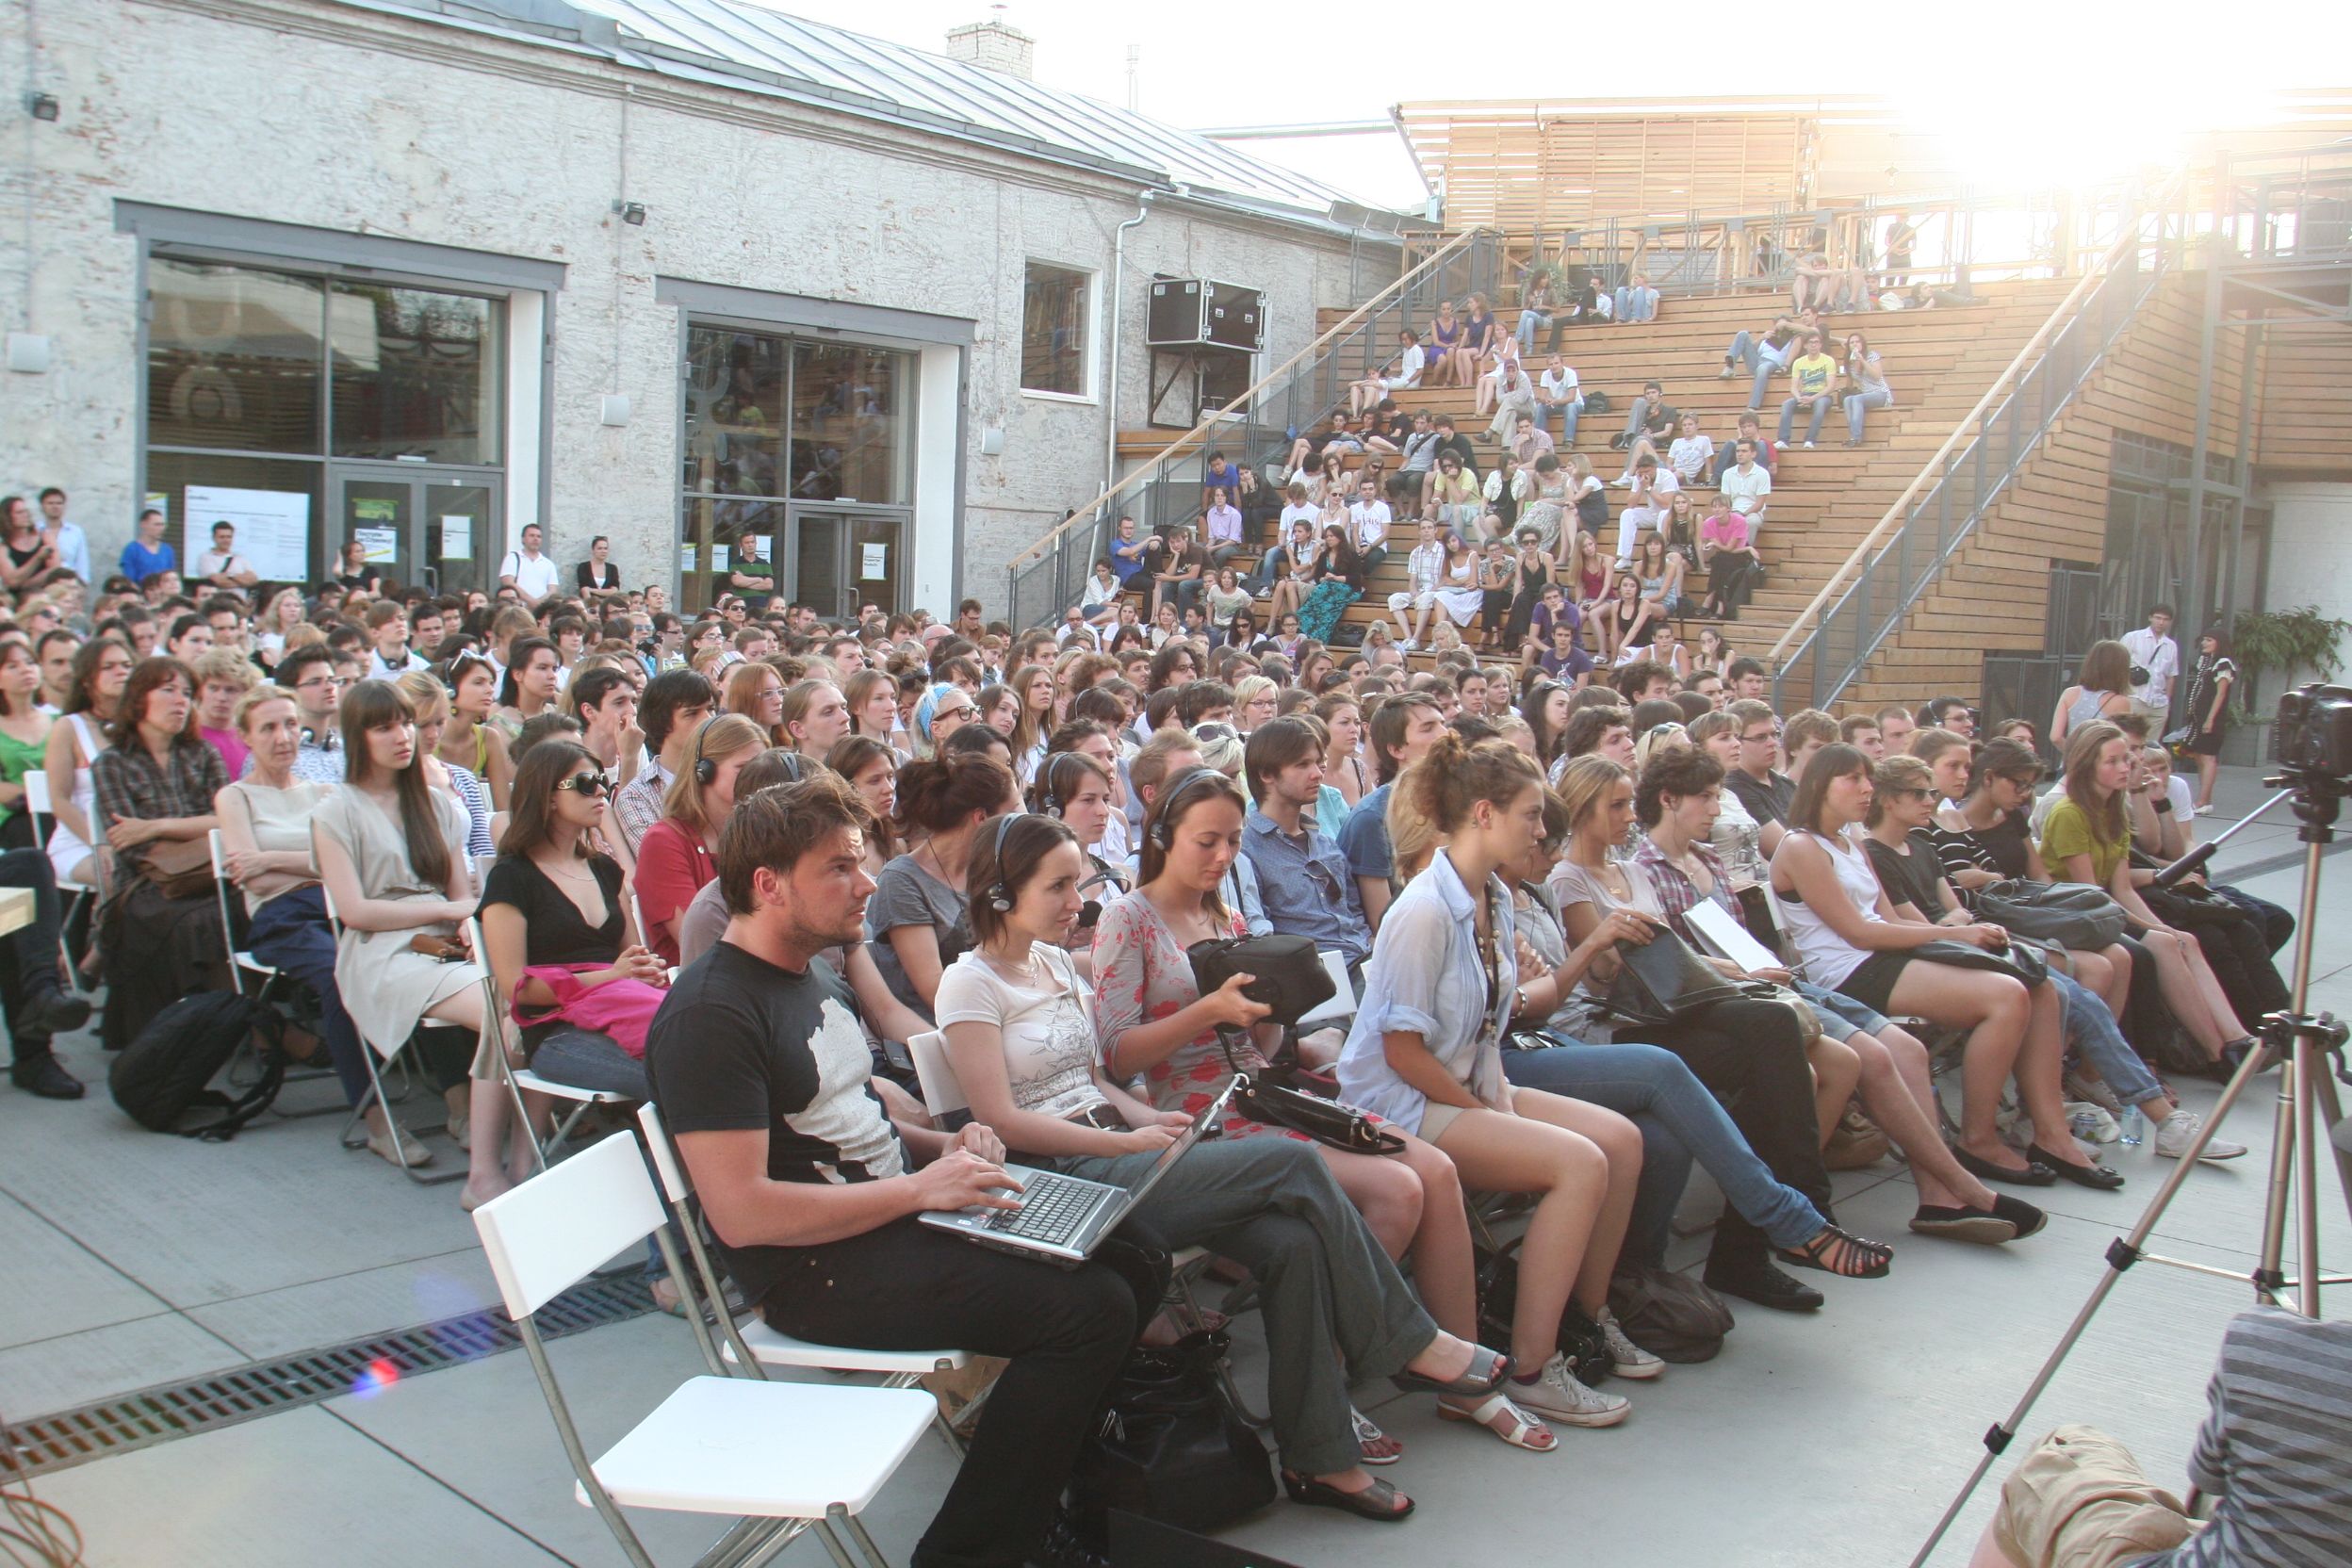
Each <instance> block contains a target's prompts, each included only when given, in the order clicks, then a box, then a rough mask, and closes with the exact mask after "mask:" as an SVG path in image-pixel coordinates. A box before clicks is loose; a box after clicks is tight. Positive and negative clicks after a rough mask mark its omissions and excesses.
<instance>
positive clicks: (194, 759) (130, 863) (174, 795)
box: [90, 736, 229, 896]
mask: <svg viewBox="0 0 2352 1568" xmlns="http://www.w3.org/2000/svg"><path fill="white" fill-rule="evenodd" d="M90 785H91V788H92V790H93V791H94V792H95V793H96V795H97V804H98V820H97V822H96V823H95V824H94V825H95V826H96V827H97V829H98V831H99V832H101V833H104V832H105V831H106V829H107V828H108V827H110V826H112V825H114V824H116V823H118V822H122V821H124V820H126V819H128V818H132V817H138V818H143V819H145V820H148V821H155V820H156V819H159V818H163V817H208V816H210V815H212V797H213V796H214V795H216V794H218V793H219V792H221V791H222V790H225V789H227V788H228V785H229V770H228V765H227V764H226V763H224V762H222V761H221V754H220V753H219V752H218V751H215V750H214V749H213V748H212V747H211V746H209V745H207V744H205V743H204V742H203V741H199V740H194V739H191V738H189V737H188V736H180V737H177V738H175V739H174V740H173V741H172V759H171V765H170V767H169V768H165V767H162V766H158V765H157V763H156V761H155V758H154V757H153V756H151V755H150V754H149V752H148V750H147V748H146V746H145V745H143V744H142V743H139V740H138V739H137V738H133V739H132V740H131V741H130V742H129V743H126V744H123V745H117V746H109V747H107V748H106V750H105V751H102V752H100V753H99V754H98V756H97V757H96V759H94V760H92V761H91V763H90ZM146 859H147V846H146V845H144V844H139V845H134V846H133V847H131V848H129V849H125V850H118V851H117V852H116V853H115V863H116V864H117V865H118V866H120V867H122V868H124V869H125V870H127V871H129V872H131V873H133V874H134V875H133V876H128V877H121V878H118V879H117V880H116V884H115V891H116V894H117V895H118V896H120V895H121V894H122V892H124V891H126V890H127V887H126V884H127V883H129V882H131V881H134V880H136V879H137V878H138V877H140V876H143V875H144V874H145V872H146Z"/></svg>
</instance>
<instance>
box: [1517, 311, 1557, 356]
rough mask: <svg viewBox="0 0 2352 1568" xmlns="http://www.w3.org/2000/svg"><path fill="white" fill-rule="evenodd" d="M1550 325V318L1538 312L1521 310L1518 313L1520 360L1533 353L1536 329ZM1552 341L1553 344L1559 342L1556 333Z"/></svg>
mask: <svg viewBox="0 0 2352 1568" xmlns="http://www.w3.org/2000/svg"><path fill="white" fill-rule="evenodd" d="M1551 324H1552V319H1551V318H1550V317H1549V316H1546V315H1544V313H1543V312H1542V311H1540V310H1523V311H1521V312H1520V313H1519V353H1520V356H1521V357H1522V358H1525V357H1526V356H1527V355H1528V354H1531V353H1533V352H1535V334H1536V329H1537V328H1539V327H1548V326H1550V325H1551ZM1552 341H1553V342H1554V343H1558V342H1559V341H1560V335H1559V334H1558V333H1554V334H1553V335H1552Z"/></svg>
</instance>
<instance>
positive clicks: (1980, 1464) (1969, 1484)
mask: <svg viewBox="0 0 2352 1568" xmlns="http://www.w3.org/2000/svg"><path fill="white" fill-rule="evenodd" d="M2261 1070H2262V1052H2260V1051H2255V1052H2250V1053H2248V1054H2247V1055H2246V1060H2245V1061H2244V1062H2243V1063H2242V1064H2240V1066H2239V1068H2238V1070H2237V1071H2236V1072H2235V1073H2233V1074H2231V1075H2230V1079H2229V1086H2228V1087H2226V1088H2224V1089H2223V1090H2222V1091H2221V1098H2220V1099H2219V1100H2218V1101H2216V1102H2214V1104H2213V1115H2211V1116H2210V1117H2208V1118H2206V1119H2205V1125H2204V1127H2203V1128H2202V1129H2201V1130H2200V1131H2199V1132H2198V1133H2197V1141H2196V1142H2195V1143H2194V1144H2192V1145H2191V1146H2190V1147H2189V1148H2188V1149H2187V1150H2185V1151H2184V1152H2182V1153H2181V1155H2180V1160H2179V1162H2178V1163H2177V1164H2175V1165H2174V1167H2173V1168H2172V1174H2170V1175H2169V1176H2166V1177H2165V1178H2164V1185H2163V1186H2162V1187H2160V1188H2158V1189H2157V1192H2156V1196H2155V1197H2154V1198H2152V1199H2150V1200H2148V1208H2147V1210H2146V1211H2145V1212H2143V1213H2142V1214H2141V1216H2140V1217H2139V1221H2138V1223H2136V1224H2134V1225H2133V1226H2132V1227H2131V1234H2130V1235H2128V1236H2125V1237H2122V1238H2120V1239H2118V1240H2115V1241H2111V1242H2109V1243H2108V1244H2107V1272H2106V1273H2105V1274H2102V1275H2101V1276H2099V1283H2098V1284H2096V1285H2094V1286H2092V1287H2091V1294H2090V1298H2089V1299H2087V1300H2085V1301H2084V1302H2083V1303H2082V1310H2081V1311H2080V1312H2078V1313H2076V1314H2075V1315H2074V1321H2073V1322H2071V1323H2069V1324H2067V1325H2066V1332H2065V1333H2064V1334H2062V1335H2060V1336H2059V1340H2058V1345H2057V1348H2055V1349H2053V1350H2051V1351H2050V1359H2049V1360H2047V1361H2045V1362H2043V1363H2042V1366H2041V1370H2040V1371H2038V1372H2036V1373H2034V1380H2033V1381H2032V1382H2031V1383H2029V1384H2027V1385H2026V1390H2025V1393H2024V1394H2023V1395H2021V1396H2019V1397H2018V1399H2017V1405H2016V1406H2015V1407H2014V1408H2013V1409H2012V1410H2011V1411H2010V1412H2009V1413H2008V1414H2007V1415H2005V1416H2003V1417H2002V1418H2001V1421H2000V1422H1999V1423H1998V1424H1997V1425H1995V1426H1994V1427H1992V1428H1991V1429H1989V1430H1987V1431H1986V1432H1985V1440H1984V1441H1985V1454H1984V1457H1983V1458H1981V1459H1979V1460H1978V1461H1977V1462H1976V1468H1975V1469H1973V1470H1970V1471H1969V1472H1968V1479H1967V1480H1965V1481H1963V1482H1961V1483H1960V1492H1959V1495H1957V1496H1955V1497H1953V1498H1952V1505H1951V1506H1950V1507H1949V1508H1947V1509H1945V1510H1944V1513H1943V1517H1942V1518H1940V1519H1938V1520H1936V1528H1935V1529H1934V1530H1933V1531H1931V1532H1930V1533H1929V1535H1928V1538H1927V1540H1926V1542H1925V1543H1924V1544H1922V1545H1921V1546H1920V1547H1919V1554H1918V1555H1917V1556H1915V1557H1913V1558H1912V1560H1911V1563H1910V1568H1924V1565H1925V1564H1926V1562H1927V1560H1928V1559H1929V1558H1931V1557H1933V1556H1935V1555H1936V1546H1937V1545H1939V1544H1941V1543H1942V1541H1943V1539H1944V1535H1945V1532H1946V1531H1948V1530H1950V1529H1951V1528H1952V1521H1953V1520H1955V1519H1957V1518H1959V1517H1960V1511H1961V1510H1962V1509H1964V1508H1966V1507H1968V1498H1969V1497H1971V1496H1972V1495H1975V1492H1976V1488H1977V1483H1978V1482H1980V1481H1982V1480H1983V1479H1984V1478H1985V1472H1986V1471H1987V1470H1990V1469H1991V1468H1992V1467H1993V1461H1995V1460H1997V1459H1999V1458H2000V1457H2001V1454H2002V1452H2003V1451H2004V1450H2006V1449H2007V1448H2008V1446H2009V1445H2010V1443H2011V1442H2012V1441H2013V1440H2014V1439H2015V1438H2016V1437H2017V1429H2018V1427H2019V1426H2020V1425H2022V1424H2023V1423H2024V1420H2025V1417H2026V1413H2027V1412H2029V1411H2031V1410H2032V1409H2033V1408H2034V1401H2035V1400H2037V1399H2039V1398H2040V1397H2042V1390H2044V1389H2046V1388H2048V1387H2049V1386H2050V1380H2051V1379H2052V1378H2054V1377H2056V1376H2057V1375H2058V1367H2059V1364H2060V1363H2062V1362H2064V1361H2065V1360H2066V1355H2067V1352H2069V1351H2071V1350H2072V1349H2073V1348H2074V1346H2075V1342H2076V1341H2077V1340H2079V1339H2081V1338H2082V1331H2084V1330H2085V1329H2088V1328H2089V1327H2090V1326H2091V1319H2092V1317H2094V1316H2095V1315H2097V1314H2098V1312H2099V1308H2100V1307H2101V1306H2102V1305H2104V1304H2105V1302H2106V1300H2107V1297H2108V1294H2109V1293H2110V1292H2111V1291H2113V1290H2114V1289H2115V1283H2116V1282H2117V1281H2119V1280H2121V1279H2122V1278H2123V1271H2124V1270H2125V1269H2127V1268H2130V1267H2131V1266H2132V1265H2133V1264H2135V1263H2137V1262H2139V1261H2140V1253H2141V1250H2142V1249H2143V1248H2145V1247H2146V1246H2147V1245H2148V1237H2149V1235H2151V1234H2152V1233H2154V1232H2155V1229H2156V1227H2157V1225H2158V1224H2159V1223H2160V1222H2162V1220H2163V1219H2164V1211H2165V1210H2166V1209H2168V1208H2170V1207H2171V1206H2172V1200H2173V1197H2174V1195H2175V1194H2177V1193H2179V1192H2180V1184H2181V1183H2183V1182H2185V1181H2187V1180H2188V1178H2189V1173H2190V1171H2191V1170H2193V1169H2194V1168H2196V1166H2197V1160H2198V1159H2199V1157H2201V1156H2202V1155H2203V1154H2204V1152H2205V1145H2206V1143H2207V1142H2208V1141H2209V1140H2211V1139H2212V1137H2213V1134H2214V1132H2215V1130H2216V1129H2218V1128H2219V1127H2220V1126H2221V1124H2222V1122H2223V1121H2224V1120H2226V1119H2228V1117H2229V1108H2230V1107H2231V1106H2232V1105H2235V1104H2236V1103H2238V1096H2239V1095H2241V1094H2243V1093H2244V1092H2245V1091H2246V1085H2248V1084H2250V1083H2252V1082H2253V1081H2254V1074H2255V1073H2257V1072H2259V1071H2261ZM2285 1196H2286V1193H2285V1189H2284V1187H2283V1186H2281V1187H2280V1188H2278V1190H2277V1191H2276V1192H2275V1193H2274V1195H2273V1201H2274V1203H2276V1202H2278V1201H2282V1200H2283V1199H2284V1198H2285Z"/></svg>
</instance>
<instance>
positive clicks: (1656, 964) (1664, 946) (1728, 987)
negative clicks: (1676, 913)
mask: <svg viewBox="0 0 2352 1568" xmlns="http://www.w3.org/2000/svg"><path fill="white" fill-rule="evenodd" d="M1616 953H1617V960H1618V962H1617V976H1616V978H1615V979H1613V980H1611V981H1610V982H1609V994H1608V996H1606V997H1605V998H1603V999H1602V1003H1601V1005H1603V1006H1605V1007H1607V1008H1608V1009H1609V1011H1610V1012H1612V1013H1614V1014H1616V1015H1617V1016H1618V1017H1619V1018H1621V1019H1624V1020H1625V1021H1627V1022H1629V1023H1635V1024H1643V1025H1648V1026H1650V1027H1653V1028H1658V1027H1663V1026H1666V1025H1669V1024H1673V1023H1676V1022H1679V1021H1682V1020H1683V1019H1687V1018H1689V1017H1690V1016H1691V1014H1693V1013H1696V1012H1699V1011H1700V1010H1702V1009H1703V1008H1707V1007H1712V1006H1714V1005H1716V1004H1717V1003H1719V1002H1729V1001H1732V1000H1734V999H1735V998H1737V997H1741V996H1745V995H1747V994H1749V993H1748V990H1747V988H1745V987H1744V986H1742V985H1740V983H1739V982H1738V981H1734V980H1728V979H1725V978H1724V977H1723V972H1722V971H1720V970H1718V969H1717V968H1716V967H1715V966H1714V965H1712V964H1710V963H1708V962H1707V960H1706V959H1705V958H1702V957H1701V956H1699V955H1698V952H1697V950H1696V949H1694V948H1692V947H1691V944H1690V943H1689V942H1686V941H1684V940H1683V939H1681V938H1680V937H1678V936H1676V935H1675V934H1674V932H1672V931H1670V930H1668V929H1666V928H1665V927H1664V926H1660V927H1658V931H1657V934H1656V935H1655V936H1653V937H1651V939H1649V940H1648V941H1647V942H1643V943H1640V944H1636V943H1634V942H1624V941H1621V942H1619V943H1617V944H1616Z"/></svg>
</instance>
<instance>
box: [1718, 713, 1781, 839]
mask: <svg viewBox="0 0 2352 1568" xmlns="http://www.w3.org/2000/svg"><path fill="white" fill-rule="evenodd" d="M1723 711H1725V712H1726V713H1729V714H1730V715H1731V716H1732V718H1734V719H1735V720H1737V721H1738V722H1739V725H1740V765H1739V766H1738V767H1736V768H1733V769H1731V770H1730V771H1729V772H1727V773H1725V774H1724V775H1723V788H1724V789H1726V790H1729V791H1730V792H1732V793H1733V794H1734V795H1735V796H1737V797H1738V798H1739V801H1740V805H1742V806H1744V807H1746V808H1747V809H1748V815H1750V816H1752V817H1754V818H1755V819H1756V822H1757V823H1758V824H1759V825H1761V826H1762V827H1763V829H1764V831H1763V834H1762V836H1761V839H1760V841H1759V845H1760V847H1761V848H1762V849H1763V851H1764V853H1765V854H1766V855H1767V856H1770V855H1771V854H1772V852H1773V851H1774V850H1776V849H1778V848H1779V847H1780V836H1781V834H1782V833H1783V832H1785V831H1786V830H1787V828H1788V824H1789V807H1790V806H1791V805H1793V804H1794V803H1795V801H1796V798H1797V786H1796V783H1795V781H1794V780H1792V779H1790V778H1789V776H1788V775H1787V774H1784V773H1782V772H1780V771H1779V770H1778V769H1776V768H1774V767H1773V766H1772V754H1773V750H1774V748H1775V746H1776V744H1777V743H1778V741H1779V735H1778V732H1777V731H1776V730H1775V728H1774V726H1773V719H1772V708H1771V706H1770V705H1769V704H1766V703H1761V702H1753V701H1740V702H1735V703H1733V704H1732V705H1731V706H1730V707H1729V708H1726V709H1725V710H1723Z"/></svg>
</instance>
